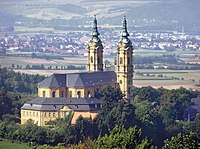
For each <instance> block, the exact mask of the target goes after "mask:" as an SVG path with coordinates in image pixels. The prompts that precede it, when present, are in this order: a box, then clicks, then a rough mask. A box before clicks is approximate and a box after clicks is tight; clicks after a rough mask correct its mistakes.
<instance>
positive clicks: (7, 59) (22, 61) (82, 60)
mask: <svg viewBox="0 0 200 149" xmlns="http://www.w3.org/2000/svg"><path fill="white" fill-rule="evenodd" d="M86 63H87V58H86V57H64V60H57V59H54V60H46V59H37V58H34V59H32V58H28V57H27V58H26V57H12V56H0V64H1V65H2V66H3V67H9V66H11V65H12V64H15V65H20V66H22V68H24V67H25V66H26V65H27V64H29V65H41V64H43V65H45V66H46V67H49V66H52V67H55V66H68V65H86Z"/></svg>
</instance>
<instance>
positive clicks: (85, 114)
mask: <svg viewBox="0 0 200 149" xmlns="http://www.w3.org/2000/svg"><path fill="white" fill-rule="evenodd" d="M97 114H98V111H94V112H81V111H80V112H78V111H76V112H74V115H73V118H72V121H71V124H76V120H77V119H78V118H79V117H80V116H82V117H83V118H92V119H94V118H95V117H96V116H97Z"/></svg>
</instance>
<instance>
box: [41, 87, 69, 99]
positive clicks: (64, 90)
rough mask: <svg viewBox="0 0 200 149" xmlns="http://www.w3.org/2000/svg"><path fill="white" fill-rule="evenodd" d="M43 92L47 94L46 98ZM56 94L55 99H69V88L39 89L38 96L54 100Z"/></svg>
mask: <svg viewBox="0 0 200 149" xmlns="http://www.w3.org/2000/svg"><path fill="white" fill-rule="evenodd" d="M43 92H45V96H44V95H43ZM53 92H55V98H59V97H62V94H63V97H67V95H68V94H67V88H66V87H60V88H45V87H38V96H39V97H44V98H52V94H53Z"/></svg>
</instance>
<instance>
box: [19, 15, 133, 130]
mask: <svg viewBox="0 0 200 149" xmlns="http://www.w3.org/2000/svg"><path fill="white" fill-rule="evenodd" d="M91 35H92V37H91V39H90V41H89V43H88V71H87V72H79V73H66V74H56V73H55V74H52V75H51V76H49V77H47V78H46V79H44V80H43V81H42V82H40V83H39V84H38V97H37V98H35V99H32V100H30V101H27V102H26V103H25V104H24V105H23V106H22V107H21V124H25V123H26V121H27V120H29V119H32V120H33V121H34V123H35V124H37V125H39V126H45V125H48V122H49V121H52V120H56V119H57V118H64V117H66V116H67V115H68V114H69V113H72V115H73V117H72V121H71V123H72V124H75V123H76V120H77V119H78V117H79V116H82V117H84V118H92V119H93V118H95V116H96V115H97V114H98V112H99V111H100V110H101V105H100V104H101V102H100V100H99V99H98V98H96V95H97V94H98V93H99V92H100V91H101V90H103V88H104V87H106V86H108V85H110V86H112V87H113V88H119V87H120V89H121V91H122V93H123V94H125V98H128V99H129V98H130V96H131V89H132V86H133V65H132V64H133V62H132V59H133V58H132V54H133V46H132V42H131V41H130V39H129V38H128V37H129V33H128V31H127V21H126V17H124V20H123V28H122V32H121V38H120V40H119V42H118V46H117V64H116V71H104V69H103V45H102V42H101V39H100V38H99V35H100V34H99V32H98V28H97V19H96V17H94V22H93V31H92V33H91Z"/></svg>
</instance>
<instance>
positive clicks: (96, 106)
mask: <svg viewBox="0 0 200 149" xmlns="http://www.w3.org/2000/svg"><path fill="white" fill-rule="evenodd" d="M63 106H68V107H69V108H70V109H72V110H74V111H97V110H100V100H99V99H97V98H41V97H39V98H35V99H32V100H30V101H27V102H26V103H25V104H24V105H23V106H22V107H21V109H23V110H36V111H58V110H60V109H62V108H63Z"/></svg>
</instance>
